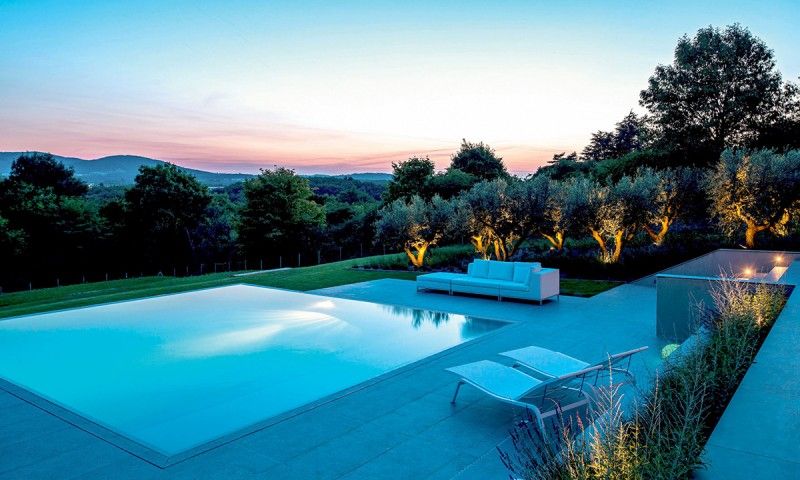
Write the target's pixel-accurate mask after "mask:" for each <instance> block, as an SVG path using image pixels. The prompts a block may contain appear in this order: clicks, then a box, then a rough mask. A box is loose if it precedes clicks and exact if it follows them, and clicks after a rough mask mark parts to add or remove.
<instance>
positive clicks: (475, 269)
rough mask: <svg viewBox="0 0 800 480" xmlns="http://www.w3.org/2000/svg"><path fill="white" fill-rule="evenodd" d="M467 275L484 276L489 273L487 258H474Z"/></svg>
mask: <svg viewBox="0 0 800 480" xmlns="http://www.w3.org/2000/svg"><path fill="white" fill-rule="evenodd" d="M469 275H470V276H471V277H476V278H486V277H487V276H488V275H489V260H475V261H473V262H472V263H471V264H470V266H469Z"/></svg>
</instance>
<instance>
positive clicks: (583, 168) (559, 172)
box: [536, 152, 592, 180]
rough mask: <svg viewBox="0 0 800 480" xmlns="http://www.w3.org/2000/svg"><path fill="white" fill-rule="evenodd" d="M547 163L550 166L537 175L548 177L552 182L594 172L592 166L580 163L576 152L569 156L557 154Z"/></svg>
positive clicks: (540, 170)
mask: <svg viewBox="0 0 800 480" xmlns="http://www.w3.org/2000/svg"><path fill="white" fill-rule="evenodd" d="M547 163H548V165H546V166H544V167H541V168H539V170H537V171H536V175H546V176H547V177H549V178H550V179H552V180H567V179H570V178H572V177H575V176H579V175H585V174H588V173H589V172H591V170H592V164H591V163H589V162H582V161H580V160H579V159H578V154H577V153H576V152H572V153H570V154H569V155H567V153H566V152H562V153H557V154H555V155H553V159H552V160H550V161H549V162H547Z"/></svg>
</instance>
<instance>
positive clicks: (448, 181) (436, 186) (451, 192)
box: [428, 168, 478, 200]
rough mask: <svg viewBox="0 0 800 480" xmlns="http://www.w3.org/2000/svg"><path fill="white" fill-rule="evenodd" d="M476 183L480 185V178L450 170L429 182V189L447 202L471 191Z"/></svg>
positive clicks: (457, 170) (455, 169) (437, 175)
mask: <svg viewBox="0 0 800 480" xmlns="http://www.w3.org/2000/svg"><path fill="white" fill-rule="evenodd" d="M476 183H478V177H476V176H475V175H471V174H469V173H466V172H463V171H461V170H459V169H457V168H448V169H447V170H446V171H445V172H443V173H437V174H436V175H434V176H433V177H431V178H430V179H429V180H428V189H429V190H430V191H431V192H433V194H435V195H439V196H440V197H442V198H444V199H445V200H447V199H450V198H453V197H455V196H456V195H458V194H459V193H461V192H464V191H466V190H469V189H470V188H472V186H473V185H475V184H476Z"/></svg>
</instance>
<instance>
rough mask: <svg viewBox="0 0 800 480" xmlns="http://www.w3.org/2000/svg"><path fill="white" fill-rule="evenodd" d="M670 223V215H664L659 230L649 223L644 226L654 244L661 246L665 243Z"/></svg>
mask: <svg viewBox="0 0 800 480" xmlns="http://www.w3.org/2000/svg"><path fill="white" fill-rule="evenodd" d="M670 223H671V222H670V220H669V218H668V217H662V218H661V221H660V222H659V224H660V228H659V230H658V231H655V230H653V229H652V228H650V226H649V225H645V226H644V231H645V232H647V235H648V236H649V237H650V239H651V240H652V241H653V244H655V245H658V246H660V245H661V244H663V243H664V238H665V237H666V236H667V232H668V231H669V225H670Z"/></svg>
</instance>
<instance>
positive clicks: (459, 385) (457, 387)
mask: <svg viewBox="0 0 800 480" xmlns="http://www.w3.org/2000/svg"><path fill="white" fill-rule="evenodd" d="M463 384H464V382H458V384H457V385H456V391H455V393H454V394H453V399H452V400H450V403H452V404H455V403H456V397H457V396H458V391H459V390H460V389H461V385H463Z"/></svg>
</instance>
